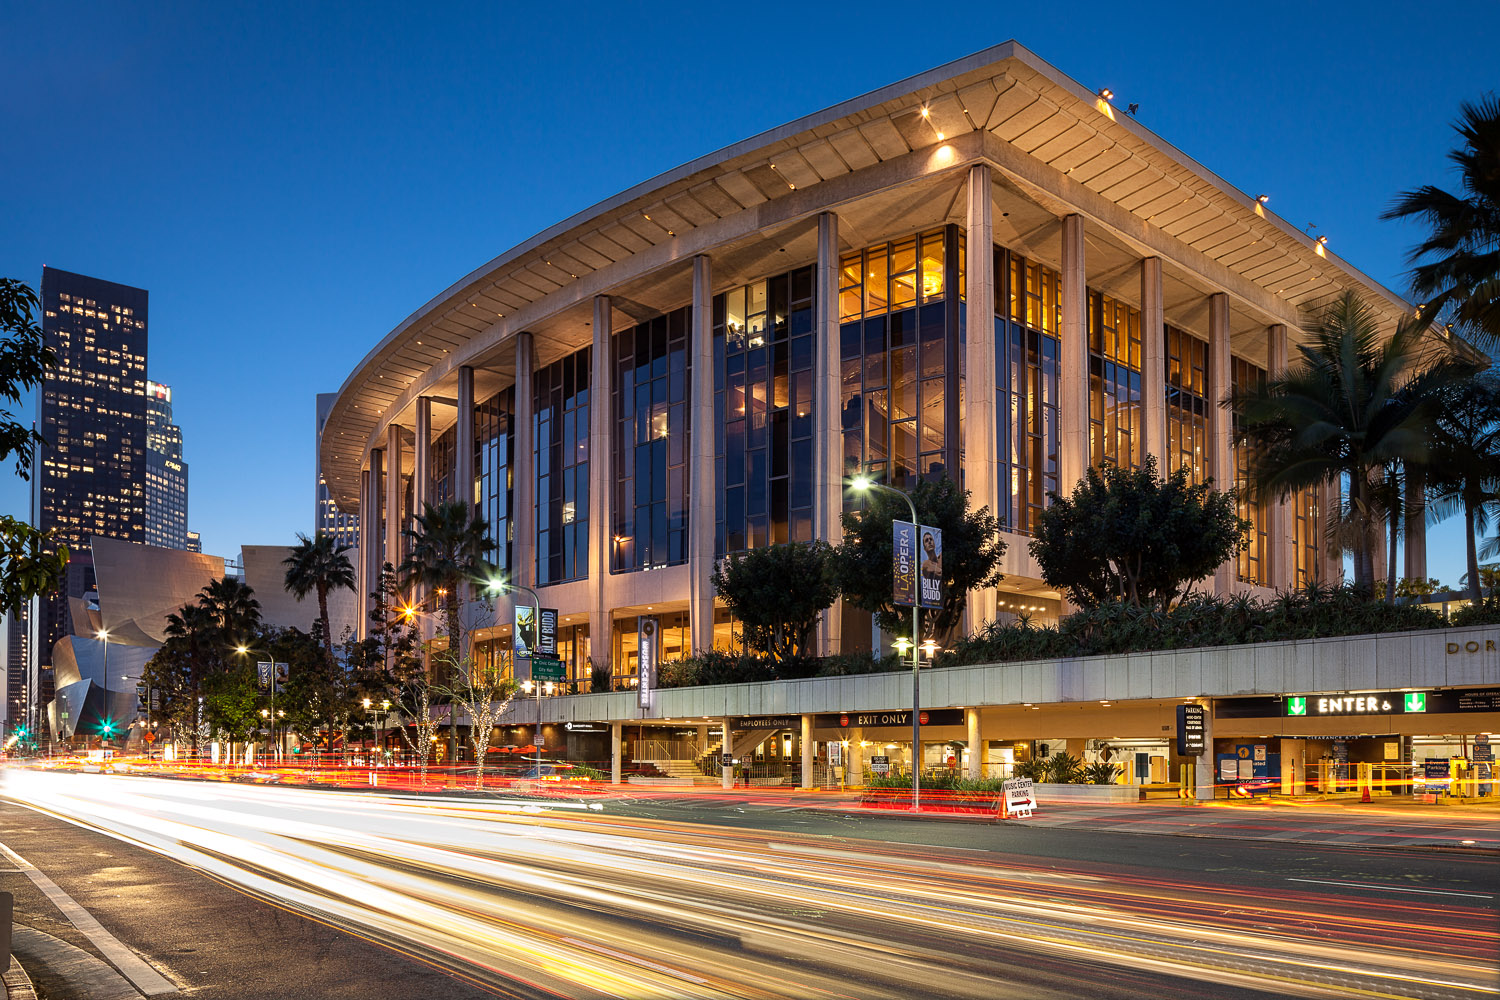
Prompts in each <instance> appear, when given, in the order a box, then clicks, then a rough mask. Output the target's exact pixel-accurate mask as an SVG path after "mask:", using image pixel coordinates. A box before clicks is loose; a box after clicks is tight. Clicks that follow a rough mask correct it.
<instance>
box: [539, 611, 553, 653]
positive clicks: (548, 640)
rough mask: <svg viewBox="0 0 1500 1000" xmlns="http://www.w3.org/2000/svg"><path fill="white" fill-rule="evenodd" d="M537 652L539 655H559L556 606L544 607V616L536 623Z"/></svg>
mask: <svg viewBox="0 0 1500 1000" xmlns="http://www.w3.org/2000/svg"><path fill="white" fill-rule="evenodd" d="M536 654H537V655H538V656H556V655H557V609H556V608H543V609H542V616H541V618H540V619H539V620H538V621H537V623H536Z"/></svg>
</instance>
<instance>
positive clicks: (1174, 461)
mask: <svg viewBox="0 0 1500 1000" xmlns="http://www.w3.org/2000/svg"><path fill="white" fill-rule="evenodd" d="M1166 334H1167V377H1166V385H1167V452H1166V462H1165V465H1166V467H1165V468H1164V469H1163V470H1162V472H1163V473H1168V472H1175V471H1176V470H1177V469H1180V468H1185V469H1187V470H1188V478H1189V479H1190V480H1191V481H1192V482H1193V484H1194V485H1196V484H1198V483H1201V482H1203V481H1204V480H1205V479H1207V478H1208V342H1207V341H1205V340H1199V339H1198V338H1197V337H1194V336H1193V335H1192V334H1190V333H1188V332H1187V331H1185V330H1179V329H1178V328H1177V327H1175V326H1170V325H1169V326H1168V327H1167V328H1166Z"/></svg>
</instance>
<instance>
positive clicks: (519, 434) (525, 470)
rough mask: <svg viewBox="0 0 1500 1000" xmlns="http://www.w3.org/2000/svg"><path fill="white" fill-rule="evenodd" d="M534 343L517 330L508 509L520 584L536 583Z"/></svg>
mask: <svg viewBox="0 0 1500 1000" xmlns="http://www.w3.org/2000/svg"><path fill="white" fill-rule="evenodd" d="M535 373H536V346H535V343H534V342H533V341H532V339H531V334H530V333H528V332H526V331H522V332H521V333H518V334H516V390H515V395H516V402H515V407H514V411H515V412H514V413H513V415H512V418H511V422H510V427H511V433H512V434H513V435H515V449H514V452H513V454H512V457H511V462H512V464H511V480H510V482H511V500H512V506H511V510H512V512H513V513H514V515H515V535H514V536H512V539H511V565H510V567H509V568H510V575H511V579H513V580H515V581H516V582H517V583H519V584H520V585H521V586H523V587H535V586H536V579H537V574H536V518H537V513H536V393H535V391H534V389H533V387H532V376H533V375H534V374H535Z"/></svg>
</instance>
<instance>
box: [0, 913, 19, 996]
mask: <svg viewBox="0 0 1500 1000" xmlns="http://www.w3.org/2000/svg"><path fill="white" fill-rule="evenodd" d="M15 911H16V897H15V896H14V895H12V894H11V893H8V892H0V972H3V971H4V970H5V969H8V968H10V930H11V922H12V920H13V919H14V917H15ZM0 989H4V987H3V986H0Z"/></svg>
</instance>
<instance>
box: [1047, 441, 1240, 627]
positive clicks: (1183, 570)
mask: <svg viewBox="0 0 1500 1000" xmlns="http://www.w3.org/2000/svg"><path fill="white" fill-rule="evenodd" d="M1250 528H1251V524H1250V522H1249V521H1246V520H1245V519H1243V518H1241V517H1240V516H1239V514H1238V512H1237V510H1236V506H1235V495H1234V493H1233V492H1228V493H1225V492H1220V491H1218V490H1215V489H1213V486H1212V480H1209V481H1208V482H1205V483H1199V484H1197V485H1194V484H1193V483H1192V482H1190V481H1189V479H1188V470H1187V469H1186V468H1185V467H1183V468H1178V469H1176V470H1175V471H1173V472H1172V473H1171V474H1170V475H1168V476H1165V477H1162V476H1158V475H1157V472H1156V459H1155V458H1154V457H1152V456H1147V457H1146V460H1145V463H1144V464H1143V465H1142V466H1141V467H1140V468H1138V469H1121V468H1117V467H1115V466H1113V465H1106V466H1104V467H1102V468H1099V467H1091V468H1089V470H1088V472H1087V473H1085V475H1084V478H1083V479H1082V480H1080V481H1079V483H1078V485H1076V486H1075V487H1073V492H1072V495H1070V496H1067V497H1059V496H1054V497H1053V498H1052V503H1051V505H1050V506H1049V507H1048V508H1047V509H1046V510H1044V511H1042V513H1041V516H1040V518H1039V519H1038V521H1037V526H1036V536H1035V537H1034V538H1033V539H1032V540H1031V546H1030V548H1031V554H1032V555H1033V556H1034V557H1035V558H1036V560H1037V563H1038V565H1039V566H1040V567H1041V570H1042V579H1043V580H1045V581H1047V584H1048V586H1051V587H1056V588H1058V589H1059V590H1063V591H1066V592H1067V594H1068V599H1069V600H1071V601H1072V602H1073V603H1074V604H1077V605H1078V606H1079V607H1084V608H1092V607H1098V606H1099V605H1101V604H1105V603H1107V602H1109V601H1114V600H1123V601H1125V602H1126V603H1128V604H1130V605H1131V606H1132V607H1155V608H1161V609H1165V608H1168V607H1170V606H1171V604H1172V602H1173V601H1175V600H1176V599H1177V597H1178V595H1179V594H1181V593H1182V592H1183V591H1184V589H1185V588H1189V587H1191V586H1192V585H1193V584H1194V583H1196V582H1198V581H1199V580H1202V579H1204V578H1206V577H1208V576H1209V575H1211V574H1212V573H1213V571H1214V570H1215V569H1216V568H1217V567H1218V566H1220V565H1221V564H1222V563H1224V562H1225V561H1226V560H1228V559H1232V558H1234V555H1235V553H1237V552H1240V551H1241V550H1243V549H1244V547H1245V545H1246V541H1245V537H1246V533H1247V532H1248V531H1249V530H1250Z"/></svg>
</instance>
